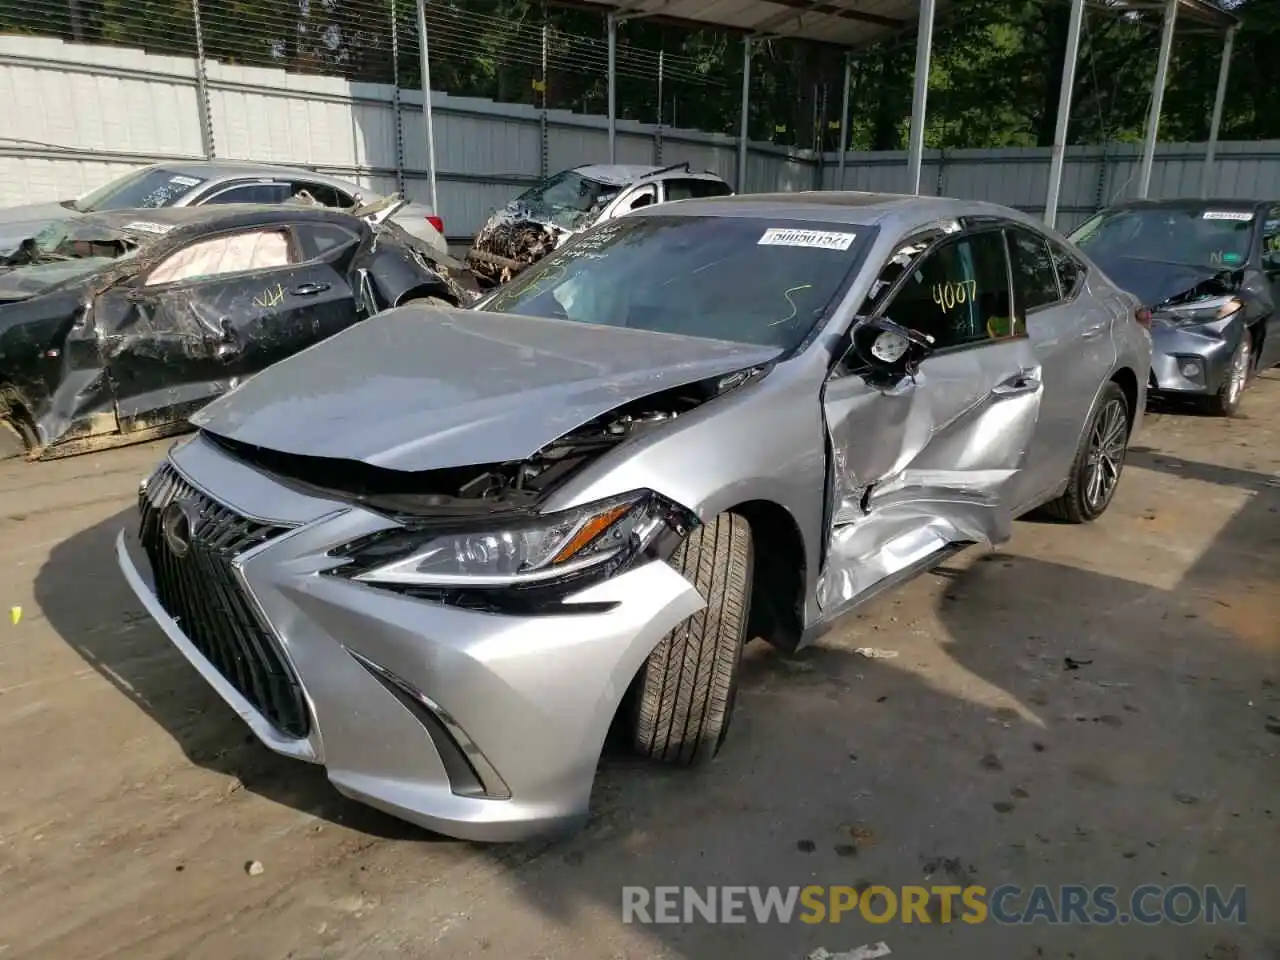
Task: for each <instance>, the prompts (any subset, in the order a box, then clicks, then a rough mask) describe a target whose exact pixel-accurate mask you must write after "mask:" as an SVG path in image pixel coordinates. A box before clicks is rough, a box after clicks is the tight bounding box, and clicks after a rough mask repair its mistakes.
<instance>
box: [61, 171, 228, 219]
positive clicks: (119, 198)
mask: <svg viewBox="0 0 1280 960" xmlns="http://www.w3.org/2000/svg"><path fill="white" fill-rule="evenodd" d="M204 182H205V178H203V177H191V176H188V175H186V174H185V173H175V172H174V171H172V170H166V169H164V168H162V167H146V168H144V169H142V170H135V171H134V172H132V173H127V174H125V175H124V176H123V177H119V178H117V179H115V180H112V181H111V182H110V183H108V184H106V185H105V186H102V187H99V188H98V189H97V190H94V191H93V192H92V193H89V194H86V195H85V196H83V197H81V198H80V199H79V200H76V201H74V202H73V204H72V206H74V207H75V209H76V210H79V211H80V212H81V213H96V212H98V211H101V210H130V209H133V208H135V207H145V208H152V207H171V206H173V205H174V204H175V203H177V202H178V201H179V200H181V199H182V198H183V197H185V196H186V195H187V194H189V193H190V192H191V191H192V190H194V189H195V188H196V187H198V186H200V184H202V183H204Z"/></svg>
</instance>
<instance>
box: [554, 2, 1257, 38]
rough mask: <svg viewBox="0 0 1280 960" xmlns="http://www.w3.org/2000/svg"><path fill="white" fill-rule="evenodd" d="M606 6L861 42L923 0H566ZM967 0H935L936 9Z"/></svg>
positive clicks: (1229, 17) (630, 13) (1218, 15)
mask: <svg viewBox="0 0 1280 960" xmlns="http://www.w3.org/2000/svg"><path fill="white" fill-rule="evenodd" d="M562 2H564V3H567V4H571V5H573V6H586V7H596V8H600V7H604V8H606V9H609V10H612V11H614V12H615V13H617V14H619V15H620V16H623V17H652V18H653V19H655V20H662V21H666V22H669V23H675V24H683V25H685V26H692V27H707V26H714V27H723V28H727V29H730V30H737V31H741V32H743V33H746V34H749V35H755V36H767V37H790V38H794V39H797V40H808V41H810V42H812V43H824V44H834V45H835V46H841V47H862V46H866V45H868V44H871V43H875V42H876V41H877V40H883V39H884V38H885V37H887V36H890V35H892V34H895V33H900V32H902V31H905V30H909V29H912V28H913V27H914V26H915V23H916V20H917V19H919V16H920V0H562ZM1104 2H1105V3H1106V7H1107V8H1109V9H1110V10H1112V11H1114V12H1116V13H1126V12H1132V11H1149V10H1155V11H1159V10H1161V9H1163V8H1164V0H1104ZM963 3H964V0H937V10H938V12H939V13H940V12H941V11H942V10H943V8H945V7H947V6H951V5H955V6H959V5H961V4H963ZM1178 17H1179V19H1180V20H1182V21H1186V20H1191V21H1194V22H1196V23H1199V24H1202V25H1205V26H1210V27H1216V28H1218V29H1226V28H1227V27H1230V26H1234V25H1235V24H1238V23H1239V22H1240V18H1239V17H1237V16H1236V15H1235V14H1233V13H1230V12H1228V11H1227V10H1224V9H1222V8H1221V7H1220V6H1218V5H1217V4H1216V3H1213V2H1210V0H1178Z"/></svg>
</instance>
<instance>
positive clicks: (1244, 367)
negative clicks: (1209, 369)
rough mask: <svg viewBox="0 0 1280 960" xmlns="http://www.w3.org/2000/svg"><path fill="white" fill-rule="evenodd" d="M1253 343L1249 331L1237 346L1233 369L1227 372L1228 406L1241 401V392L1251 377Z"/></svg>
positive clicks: (1232, 363) (1230, 406)
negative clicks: (1250, 363) (1250, 340)
mask: <svg viewBox="0 0 1280 960" xmlns="http://www.w3.org/2000/svg"><path fill="white" fill-rule="evenodd" d="M1252 355H1253V345H1252V344H1251V343H1250V342H1249V333H1248V331H1245V333H1244V334H1243V335H1242V336H1241V339H1240V346H1238V347H1236V352H1235V355H1234V356H1232V358H1231V370H1230V371H1229V372H1228V373H1227V397H1226V401H1227V402H1226V406H1227V407H1228V408H1234V407H1235V405H1236V404H1237V403H1239V402H1240V394H1242V393H1244V386H1245V383H1246V382H1247V381H1248V379H1249V361H1250V360H1251V359H1252Z"/></svg>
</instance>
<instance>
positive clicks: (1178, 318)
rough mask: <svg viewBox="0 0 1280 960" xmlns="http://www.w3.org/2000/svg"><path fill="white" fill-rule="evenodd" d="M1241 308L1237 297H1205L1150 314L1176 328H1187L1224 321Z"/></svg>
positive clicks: (1242, 302)
mask: <svg viewBox="0 0 1280 960" xmlns="http://www.w3.org/2000/svg"><path fill="white" fill-rule="evenodd" d="M1243 306H1244V301H1242V300H1241V299H1240V298H1239V297H1231V296H1222V297H1206V298H1205V299H1203V300H1193V301H1191V302H1190V303H1178V304H1173V305H1171V306H1163V307H1159V308H1158V309H1156V310H1154V311H1152V313H1153V314H1154V315H1155V316H1157V317H1159V318H1160V319H1161V320H1164V321H1166V322H1168V323H1172V324H1175V325H1177V326H1189V325H1191V324H1197V323H1214V322H1216V321H1218V320H1225V319H1227V317H1230V316H1233V315H1234V314H1236V313H1238V312H1239V311H1240V309H1241V308H1242V307H1243Z"/></svg>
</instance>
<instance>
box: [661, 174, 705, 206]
mask: <svg viewBox="0 0 1280 960" xmlns="http://www.w3.org/2000/svg"><path fill="white" fill-rule="evenodd" d="M662 186H663V188H664V189H665V190H666V193H667V203H671V202H672V201H673V200H692V199H693V198H694V197H699V196H702V194H700V193H698V187H699V186H700V184H699V183H698V181H697V180H667V181H665V182H664V183H663V185H662Z"/></svg>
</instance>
